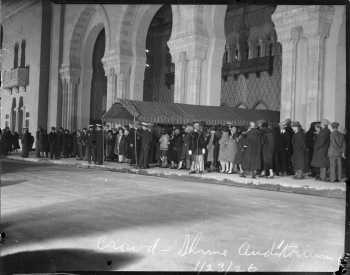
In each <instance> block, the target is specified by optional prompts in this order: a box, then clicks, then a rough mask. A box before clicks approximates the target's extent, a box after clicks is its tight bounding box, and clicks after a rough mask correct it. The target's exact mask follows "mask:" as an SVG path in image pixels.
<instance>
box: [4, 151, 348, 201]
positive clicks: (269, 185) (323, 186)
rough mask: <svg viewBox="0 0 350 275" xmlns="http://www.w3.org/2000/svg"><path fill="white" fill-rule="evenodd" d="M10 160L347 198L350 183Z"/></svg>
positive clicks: (72, 161)
mask: <svg viewBox="0 0 350 275" xmlns="http://www.w3.org/2000/svg"><path fill="white" fill-rule="evenodd" d="M6 158H7V159H11V160H16V161H28V162H37V163H48V164H49V163H50V164H57V165H67V166H73V167H79V168H92V169H101V170H107V171H114V172H124V173H134V174H140V175H148V176H157V177H167V178H172V179H179V180H185V181H199V182H206V183H212V184H224V185H231V186H236V187H244V188H257V189H263V190H270V191H280V192H291V193H299V194H307V195H316V196H322V197H332V198H341V199H345V193H346V184H345V182H337V183H332V182H321V181H316V180H314V179H313V178H305V179H304V180H295V179H293V177H290V176H289V177H275V178H274V179H267V178H257V179H252V178H249V177H247V178H241V177H239V175H237V174H231V175H229V174H221V173H216V172H210V173H205V174H201V175H200V174H191V175H190V174H189V172H188V171H187V170H175V169H169V168H159V167H154V168H149V169H136V168H135V167H133V166H131V165H129V164H126V163H115V162H105V163H104V164H103V165H96V164H89V163H87V162H86V161H81V160H76V159H74V158H68V159H59V160H50V159H39V158H35V157H34V156H30V157H28V158H22V157H21V156H20V155H19V154H13V155H9V156H7V157H6Z"/></svg>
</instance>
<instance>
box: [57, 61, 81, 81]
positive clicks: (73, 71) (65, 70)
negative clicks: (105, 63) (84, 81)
mask: <svg viewBox="0 0 350 275" xmlns="http://www.w3.org/2000/svg"><path fill="white" fill-rule="evenodd" d="M60 77H61V80H62V81H69V82H73V83H74V84H77V83H78V82H79V77H80V68H78V67H72V66H70V65H66V64H63V65H62V66H61V69H60Z"/></svg>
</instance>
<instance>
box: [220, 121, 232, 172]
mask: <svg viewBox="0 0 350 275" xmlns="http://www.w3.org/2000/svg"><path fill="white" fill-rule="evenodd" d="M228 146H229V128H228V127H227V126H224V127H223V129H222V135H221V138H220V140H219V161H220V166H221V171H220V172H221V173H228V172H229V159H230V156H229V150H228Z"/></svg>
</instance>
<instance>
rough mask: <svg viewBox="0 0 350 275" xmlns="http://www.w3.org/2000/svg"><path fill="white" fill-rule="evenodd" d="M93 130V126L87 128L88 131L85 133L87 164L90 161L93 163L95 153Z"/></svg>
mask: <svg viewBox="0 0 350 275" xmlns="http://www.w3.org/2000/svg"><path fill="white" fill-rule="evenodd" d="M94 139H95V129H94V125H90V126H89V130H88V131H87V133H86V159H87V161H88V162H89V163H91V162H92V161H95V157H94V154H95V151H94V146H95V143H96V142H95V140H94Z"/></svg>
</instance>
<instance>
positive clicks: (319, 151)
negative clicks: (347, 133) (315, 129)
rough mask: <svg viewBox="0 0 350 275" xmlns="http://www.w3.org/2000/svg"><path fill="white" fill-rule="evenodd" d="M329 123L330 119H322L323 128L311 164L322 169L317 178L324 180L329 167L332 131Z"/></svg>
mask: <svg viewBox="0 0 350 275" xmlns="http://www.w3.org/2000/svg"><path fill="white" fill-rule="evenodd" d="M328 125H329V121H328V120H327V119H322V120H321V130H320V132H319V134H318V135H317V138H316V140H315V144H314V153H313V156H312V161H311V166H313V167H316V168H319V169H320V175H319V178H318V177H317V179H320V180H322V181H326V177H327V174H326V172H327V168H328V167H329V158H328V147H329V142H330V134H331V132H330V130H329V129H328Z"/></svg>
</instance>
